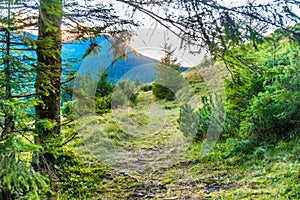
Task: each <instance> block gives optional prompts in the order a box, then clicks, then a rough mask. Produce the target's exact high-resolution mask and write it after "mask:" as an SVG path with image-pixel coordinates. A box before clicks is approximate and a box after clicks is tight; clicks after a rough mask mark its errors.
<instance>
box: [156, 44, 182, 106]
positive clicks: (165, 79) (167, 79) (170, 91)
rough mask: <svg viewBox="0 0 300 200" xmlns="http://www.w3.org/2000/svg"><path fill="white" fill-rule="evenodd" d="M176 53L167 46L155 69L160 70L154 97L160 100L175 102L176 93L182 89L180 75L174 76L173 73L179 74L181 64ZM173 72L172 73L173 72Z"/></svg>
mask: <svg viewBox="0 0 300 200" xmlns="http://www.w3.org/2000/svg"><path fill="white" fill-rule="evenodd" d="M174 51H175V50H172V49H171V45H167V44H165V46H164V49H163V53H164V57H163V58H162V59H161V61H160V64H158V65H157V66H155V67H154V68H155V69H157V70H158V72H159V74H158V76H157V78H156V81H155V82H154V83H153V88H152V91H153V95H154V96H155V97H156V98H158V99H165V100H167V101H173V100H175V99H176V96H175V93H174V92H176V91H177V90H176V89H177V88H180V83H181V82H180V80H179V81H178V79H180V78H181V77H180V76H179V73H178V74H176V75H174V74H172V73H174V72H173V71H175V72H179V70H180V68H181V64H180V63H178V61H177V58H176V57H174ZM171 70H172V71H171Z"/></svg>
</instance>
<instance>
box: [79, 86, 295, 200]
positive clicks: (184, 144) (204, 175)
mask: <svg viewBox="0 0 300 200" xmlns="http://www.w3.org/2000/svg"><path fill="white" fill-rule="evenodd" d="M178 115H179V106H178V105H177V104H173V103H170V102H169V103H167V102H157V101H154V99H153V97H152V93H151V91H150V92H141V93H140V96H139V103H138V105H137V106H135V107H133V108H130V109H117V110H115V111H113V112H112V113H109V114H105V115H104V116H102V117H96V118H95V119H92V120H91V122H90V129H89V130H90V131H89V134H86V135H85V136H84V138H83V142H84V143H85V146H87V149H88V151H89V153H91V154H92V155H94V156H95V157H96V158H97V159H98V160H99V161H100V163H102V164H104V165H105V166H107V172H106V174H105V175H103V178H102V179H101V183H99V188H100V189H99V193H100V196H101V198H100V199H109V200H110V199H166V200H167V199H298V197H299V195H300V194H299V192H298V193H297V191H299V190H300V177H299V174H300V173H299V171H300V165H299V161H298V157H299V154H297V152H298V153H299V152H300V149H299V140H298V139H296V140H295V141H293V142H292V143H291V144H285V145H281V146H280V145H279V146H278V148H277V149H275V150H270V151H268V149H265V150H264V149H262V148H259V149H257V150H256V151H255V152H254V155H253V158H251V156H252V155H247V156H246V155H245V156H243V154H239V153H238V154H236V155H233V156H227V154H226V153H227V152H230V151H229V149H230V144H231V143H232V141H233V140H234V139H228V140H227V141H225V142H224V141H223V142H219V143H218V144H217V146H216V147H215V149H214V150H213V152H211V154H210V155H209V156H207V157H204V158H199V157H198V156H197V152H198V151H197V150H199V145H197V144H191V142H190V141H188V140H187V139H186V138H185V137H184V136H183V134H182V133H181V132H180V131H179V130H178V128H177V119H178ZM93 120H97V121H98V122H100V124H101V126H99V123H93ZM85 124H86V123H85ZM91 130H92V131H91ZM246 157H248V158H246ZM249 158H250V159H249ZM298 189H299V190H298ZM297 195H298V196H297ZM97 196H99V195H97ZM97 199H98V198H97Z"/></svg>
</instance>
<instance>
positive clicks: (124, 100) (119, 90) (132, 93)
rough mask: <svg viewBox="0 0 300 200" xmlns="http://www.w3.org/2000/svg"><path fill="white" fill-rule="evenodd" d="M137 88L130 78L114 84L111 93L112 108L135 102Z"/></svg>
mask: <svg viewBox="0 0 300 200" xmlns="http://www.w3.org/2000/svg"><path fill="white" fill-rule="evenodd" d="M138 94H139V93H138V88H137V87H136V85H135V84H134V83H133V82H131V81H130V80H122V81H120V82H118V83H117V84H116V86H115V90H114V92H113V93H112V106H113V107H114V108H118V107H120V106H121V107H123V106H128V105H129V104H130V103H132V104H135V103H136V100H137V97H138Z"/></svg>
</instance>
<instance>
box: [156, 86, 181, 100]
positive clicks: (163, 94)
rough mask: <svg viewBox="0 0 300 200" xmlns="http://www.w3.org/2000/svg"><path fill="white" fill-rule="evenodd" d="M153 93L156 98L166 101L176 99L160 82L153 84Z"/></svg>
mask: <svg viewBox="0 0 300 200" xmlns="http://www.w3.org/2000/svg"><path fill="white" fill-rule="evenodd" d="M152 91H153V95H154V96H155V97H156V98H158V99H165V100H167V101H174V100H175V99H176V96H175V94H174V93H173V92H172V91H171V90H170V89H169V88H167V87H165V86H162V85H160V84H157V83H154V84H153V89H152Z"/></svg>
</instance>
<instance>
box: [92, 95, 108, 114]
mask: <svg viewBox="0 0 300 200" xmlns="http://www.w3.org/2000/svg"><path fill="white" fill-rule="evenodd" d="M95 107H96V113H97V114H104V113H108V112H110V111H111V94H110V95H108V96H104V97H96V105H95Z"/></svg>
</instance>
